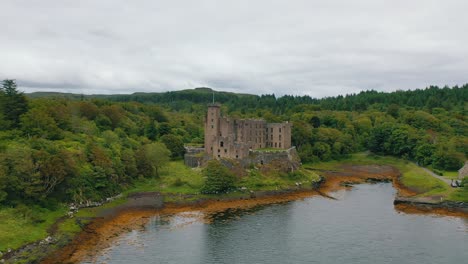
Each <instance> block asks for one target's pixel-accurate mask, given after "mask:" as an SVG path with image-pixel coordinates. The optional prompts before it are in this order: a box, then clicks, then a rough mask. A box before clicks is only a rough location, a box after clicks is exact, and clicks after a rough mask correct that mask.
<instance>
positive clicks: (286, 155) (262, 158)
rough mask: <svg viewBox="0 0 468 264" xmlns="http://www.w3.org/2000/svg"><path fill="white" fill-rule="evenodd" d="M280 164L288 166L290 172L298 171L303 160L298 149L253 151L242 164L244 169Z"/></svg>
mask: <svg viewBox="0 0 468 264" xmlns="http://www.w3.org/2000/svg"><path fill="white" fill-rule="evenodd" d="M274 163H277V164H280V163H281V165H283V166H286V167H287V168H288V169H289V170H290V171H292V170H295V169H298V168H299V166H300V165H301V160H300V158H299V155H298V154H297V151H296V148H295V147H292V148H289V149H285V150H273V151H267V150H262V151H259V150H252V151H250V154H249V156H248V157H246V158H244V159H242V161H241V164H242V165H243V166H244V167H248V166H250V165H251V164H253V165H257V164H259V165H267V164H274Z"/></svg>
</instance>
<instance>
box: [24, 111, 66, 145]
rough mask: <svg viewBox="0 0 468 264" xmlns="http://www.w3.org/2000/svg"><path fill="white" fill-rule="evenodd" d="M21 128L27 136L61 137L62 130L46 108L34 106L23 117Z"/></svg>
mask: <svg viewBox="0 0 468 264" xmlns="http://www.w3.org/2000/svg"><path fill="white" fill-rule="evenodd" d="M21 129H22V130H23V132H24V134H25V135H26V136H28V137H29V136H36V137H42V138H47V139H60V138H62V136H61V130H60V128H58V126H57V123H56V122H55V120H54V119H53V118H52V117H50V116H49V115H48V114H47V112H46V111H45V110H44V109H38V108H33V109H31V110H30V111H28V112H27V113H26V114H24V115H23V116H22V117H21Z"/></svg>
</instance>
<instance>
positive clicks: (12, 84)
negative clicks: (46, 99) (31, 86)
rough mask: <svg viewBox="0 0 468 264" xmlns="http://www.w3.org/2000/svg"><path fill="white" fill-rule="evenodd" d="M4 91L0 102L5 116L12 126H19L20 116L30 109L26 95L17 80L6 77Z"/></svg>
mask: <svg viewBox="0 0 468 264" xmlns="http://www.w3.org/2000/svg"><path fill="white" fill-rule="evenodd" d="M2 90H3V91H2V93H3V95H1V97H3V98H2V99H1V100H2V101H3V102H2V103H1V104H0V107H2V109H1V112H2V113H3V118H4V119H5V120H6V121H8V122H9V126H10V127H11V128H17V127H18V126H19V123H20V116H21V115H22V114H24V113H26V112H27V111H28V102H27V100H26V96H24V94H23V93H22V92H19V91H18V89H17V85H16V81H15V80H10V79H6V80H3V82H2Z"/></svg>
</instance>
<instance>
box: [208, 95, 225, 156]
mask: <svg viewBox="0 0 468 264" xmlns="http://www.w3.org/2000/svg"><path fill="white" fill-rule="evenodd" d="M220 117H221V107H220V106H219V105H218V104H210V105H208V111H207V113H206V117H205V151H206V153H208V154H213V146H214V144H216V142H217V140H216V139H217V137H218V136H219V132H220V127H219V125H220V124H219V119H220Z"/></svg>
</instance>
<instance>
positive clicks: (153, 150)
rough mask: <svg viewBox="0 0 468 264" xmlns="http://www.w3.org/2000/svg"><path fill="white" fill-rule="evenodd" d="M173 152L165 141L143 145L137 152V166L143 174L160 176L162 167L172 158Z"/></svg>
mask: <svg viewBox="0 0 468 264" xmlns="http://www.w3.org/2000/svg"><path fill="white" fill-rule="evenodd" d="M170 156H171V152H170V151H169V150H168V149H167V147H166V145H164V144H163V143H159V142H155V143H150V144H147V145H143V146H142V147H141V148H140V150H139V151H138V152H137V167H138V172H139V174H140V175H141V176H150V177H159V171H160V169H161V168H162V167H163V166H164V165H166V164H167V163H168V162H169V160H170Z"/></svg>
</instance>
